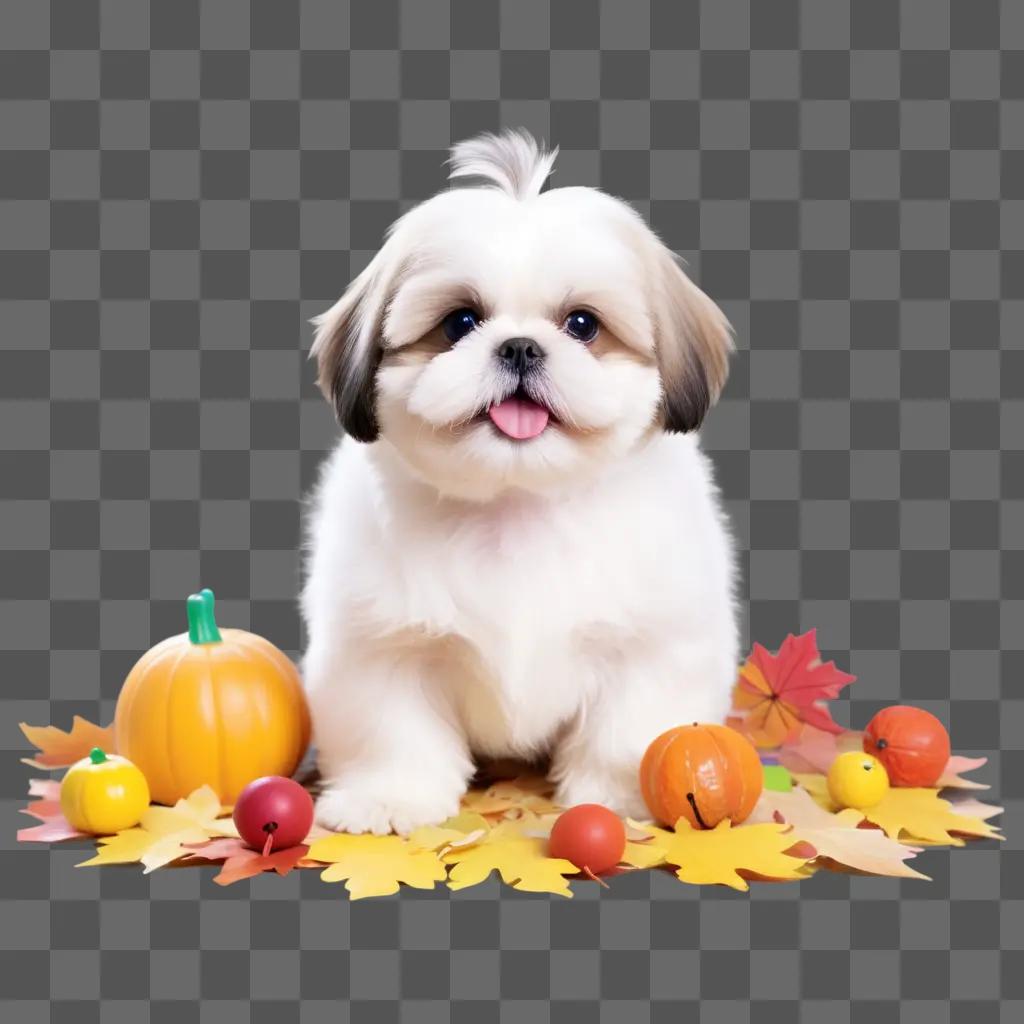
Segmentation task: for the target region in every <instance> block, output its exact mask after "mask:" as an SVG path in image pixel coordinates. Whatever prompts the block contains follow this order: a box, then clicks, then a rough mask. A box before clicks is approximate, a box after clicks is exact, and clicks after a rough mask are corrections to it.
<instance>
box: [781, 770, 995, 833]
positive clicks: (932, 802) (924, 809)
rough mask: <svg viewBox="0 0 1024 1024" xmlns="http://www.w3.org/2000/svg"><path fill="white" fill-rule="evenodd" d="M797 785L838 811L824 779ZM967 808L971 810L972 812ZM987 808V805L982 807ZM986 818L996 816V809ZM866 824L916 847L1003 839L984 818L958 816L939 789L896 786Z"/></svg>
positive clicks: (868, 812)
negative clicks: (966, 838)
mask: <svg viewBox="0 0 1024 1024" xmlns="http://www.w3.org/2000/svg"><path fill="white" fill-rule="evenodd" d="M797 781H798V782H799V783H800V785H801V786H803V787H804V789H806V790H807V792H808V793H809V794H810V795H811V797H812V798H813V799H814V801H815V803H817V804H819V805H820V806H821V807H824V808H825V810H827V811H835V810H838V808H837V807H836V806H835V804H834V803H833V802H832V798H831V797H830V796H829V792H828V783H827V781H826V780H825V778H824V777H823V776H821V775H799V776H797ZM970 806H971V805H970V804H968V808H970ZM982 806H985V805H982ZM987 810H988V811H991V813H990V814H987V815H986V816H988V817H991V816H992V815H993V814H995V813H997V811H996V810H995V809H994V808H987ZM862 813H863V815H864V819H865V821H866V822H868V823H870V824H872V825H875V826H877V827H878V828H880V829H882V830H883V831H884V832H885V834H886V835H887V836H889V838H890V839H899V838H900V836H901V835H902V834H903V833H906V836H907V837H908V838H909V840H910V841H911V842H913V843H914V844H915V845H918V846H920V845H927V846H963V845H964V840H963V839H962V838H961V836H969V837H971V838H975V839H1001V838H1002V836H1001V835H1000V834H999V832H998V831H997V830H996V829H994V828H992V827H991V826H990V825H987V824H986V823H985V821H984V820H983V817H981V816H974V817H972V816H970V815H969V814H958V813H957V811H956V808H955V806H954V805H953V804H951V803H950V801H948V800H944V799H942V797H940V796H939V791H938V790H937V789H914V788H902V787H897V786H893V787H892V788H891V789H890V790H889V792H888V793H886V795H885V796H884V797H883V798H882V799H881V800H880V801H879V802H878V803H877V804H875V805H874V807H867V808H865V809H864V810H863V811H862Z"/></svg>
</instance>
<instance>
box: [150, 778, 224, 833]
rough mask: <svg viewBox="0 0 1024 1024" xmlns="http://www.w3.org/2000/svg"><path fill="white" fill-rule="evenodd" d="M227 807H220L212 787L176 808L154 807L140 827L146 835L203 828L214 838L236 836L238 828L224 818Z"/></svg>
mask: <svg viewBox="0 0 1024 1024" xmlns="http://www.w3.org/2000/svg"><path fill="white" fill-rule="evenodd" d="M224 813H225V808H223V807H222V806H221V803H220V799H219V798H218V797H217V794H216V793H215V792H214V791H213V790H212V789H211V788H210V787H209V786H200V787H199V789H197V790H195V791H194V792H192V793H190V794H189V795H188V796H186V797H182V798H181V799H180V800H179V801H178V802H177V803H176V804H175V805H174V806H173V807H161V806H160V805H159V804H152V805H151V806H150V807H149V808H148V809H147V811H146V813H145V814H143V816H142V821H141V822H139V824H140V825H141V826H142V827H143V828H144V829H146V831H147V832H153V833H155V834H157V835H169V834H171V833H172V832H180V831H185V830H194V829H202V830H203V831H204V832H209V833H211V834H212V835H218V836H234V837H236V838H237V836H238V829H237V828H236V827H235V823H234V821H232V819H231V818H230V816H228V817H224V816H223V815H224Z"/></svg>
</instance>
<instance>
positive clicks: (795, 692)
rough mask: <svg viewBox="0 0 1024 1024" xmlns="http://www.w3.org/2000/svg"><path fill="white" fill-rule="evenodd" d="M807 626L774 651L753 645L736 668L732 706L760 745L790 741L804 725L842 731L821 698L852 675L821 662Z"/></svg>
mask: <svg viewBox="0 0 1024 1024" xmlns="http://www.w3.org/2000/svg"><path fill="white" fill-rule="evenodd" d="M815 634H816V631H815V630H813V629H812V630H810V631H809V632H807V633H804V634H803V635H802V636H793V634H792V633H791V634H790V635H789V636H787V637H786V639H785V641H784V642H783V644H782V646H781V647H780V648H779V652H778V654H772V653H771V652H770V651H768V650H766V649H765V648H764V647H762V646H761V645H760V644H754V649H753V651H751V654H750V657H749V658H747V660H746V662H745V663H744V665H743V667H742V668H741V669H740V677H739V679H738V680H737V682H736V689H735V690H734V692H733V705H734V707H735V708H736V710H737V711H739V712H741V714H742V718H743V731H744V732H745V733H746V734H747V736H748V737H749V738H750V739H751V740H752V741H753V742H754V743H755V744H756V745H757V746H759V747H777V746H780V745H781V744H783V743H785V742H786V741H787V740H791V739H793V738H794V737H795V735H796V734H797V733H798V732H799V731H800V729H801V728H802V727H803V725H804V724H805V723H806V724H807V725H812V726H814V727H815V728H816V729H822V730H824V731H825V732H830V733H840V732H842V731H843V730H842V728H841V727H840V726H838V725H836V723H835V722H834V721H833V720H832V715H831V714H830V713H829V710H828V708H827V707H826V706H825V704H824V702H825V701H827V700H832V699H833V698H834V697H837V696H838V695H839V691H840V690H841V689H842V688H843V687H844V686H848V685H849V684H850V683H852V682H853V681H854V679H856V676H851V675H848V674H847V673H846V672H841V671H840V670H839V669H837V668H836V666H835V662H832V661H830V662H827V663H824V664H823V663H822V660H821V652H820V651H819V650H818V644H817V640H816V637H815Z"/></svg>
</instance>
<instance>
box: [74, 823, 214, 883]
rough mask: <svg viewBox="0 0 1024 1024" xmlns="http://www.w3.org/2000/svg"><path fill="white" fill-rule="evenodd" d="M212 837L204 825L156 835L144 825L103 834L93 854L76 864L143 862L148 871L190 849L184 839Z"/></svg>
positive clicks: (159, 866) (79, 865)
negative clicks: (200, 827) (208, 834)
mask: <svg viewBox="0 0 1024 1024" xmlns="http://www.w3.org/2000/svg"><path fill="white" fill-rule="evenodd" d="M207 838H209V837H208V836H207V835H206V833H205V832H203V831H202V829H192V830H186V831H182V832H173V833H171V834H169V835H163V836H161V835H154V833H152V832H147V831H146V830H145V829H144V828H129V829H125V830H124V831H123V832H118V833H117V834H116V835H112V836H100V837H99V839H98V840H97V841H98V843H99V847H98V849H97V850H96V853H95V855H94V856H92V857H90V858H89V859H88V860H83V861H82V862H81V863H79V864H78V865H76V866H77V867H80V868H85V867H101V866H103V865H104V864H142V865H143V866H144V867H145V874H149V872H151V871H155V870H156V869H157V868H162V867H163V866H164V865H165V864H170V863H171V861H174V860H177V859H178V858H179V857H181V856H183V855H184V854H186V853H187V852H188V850H186V849H185V847H184V844H185V843H191V842H205V841H206V839H207Z"/></svg>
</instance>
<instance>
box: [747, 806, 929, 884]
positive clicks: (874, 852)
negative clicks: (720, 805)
mask: <svg viewBox="0 0 1024 1024" xmlns="http://www.w3.org/2000/svg"><path fill="white" fill-rule="evenodd" d="M749 820H750V821H752V822H758V821H778V822H784V823H786V824H788V825H792V827H793V835H794V836H798V837H799V838H800V839H803V840H804V841H805V842H807V843H810V845H811V846H813V847H814V849H815V850H817V852H818V856H819V857H827V858H828V859H829V860H832V861H835V862H836V863H837V864H842V865H844V866H845V867H848V868H854V869H855V870H857V871H864V872H867V873H869V874H872V875H888V876H891V877H894V878H923V879H927V878H928V876H927V875H922V874H921V873H920V872H919V871H915V870H914V869H913V868H912V867H910V866H909V865H908V864H907V863H906V861H908V860H910V859H911V858H912V857H914V856H916V853H917V851H916V850H915V849H913V848H912V847H909V846H904V845H903V844H902V843H899V842H897V841H896V840H895V839H890V838H889V837H888V836H886V835H884V834H883V833H882V832H881V831H879V830H878V829H875V828H870V829H865V828H859V827H858V826H859V825H860V824H861V822H863V821H864V814H863V812H862V811H858V810H854V809H852V808H848V809H846V810H843V811H839V812H838V813H837V814H832V813H831V812H829V811H826V810H825V809H824V808H822V807H821V806H819V805H818V804H817V803H815V801H814V800H813V798H812V797H811V795H810V793H808V792H807V791H806V790H805V789H792V790H789V792H786V793H782V792H778V791H770V790H765V791H764V792H763V793H762V794H761V799H760V800H759V801H758V803H757V806H756V807H755V808H754V812H753V814H752V815H751V816H750V819H749Z"/></svg>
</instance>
